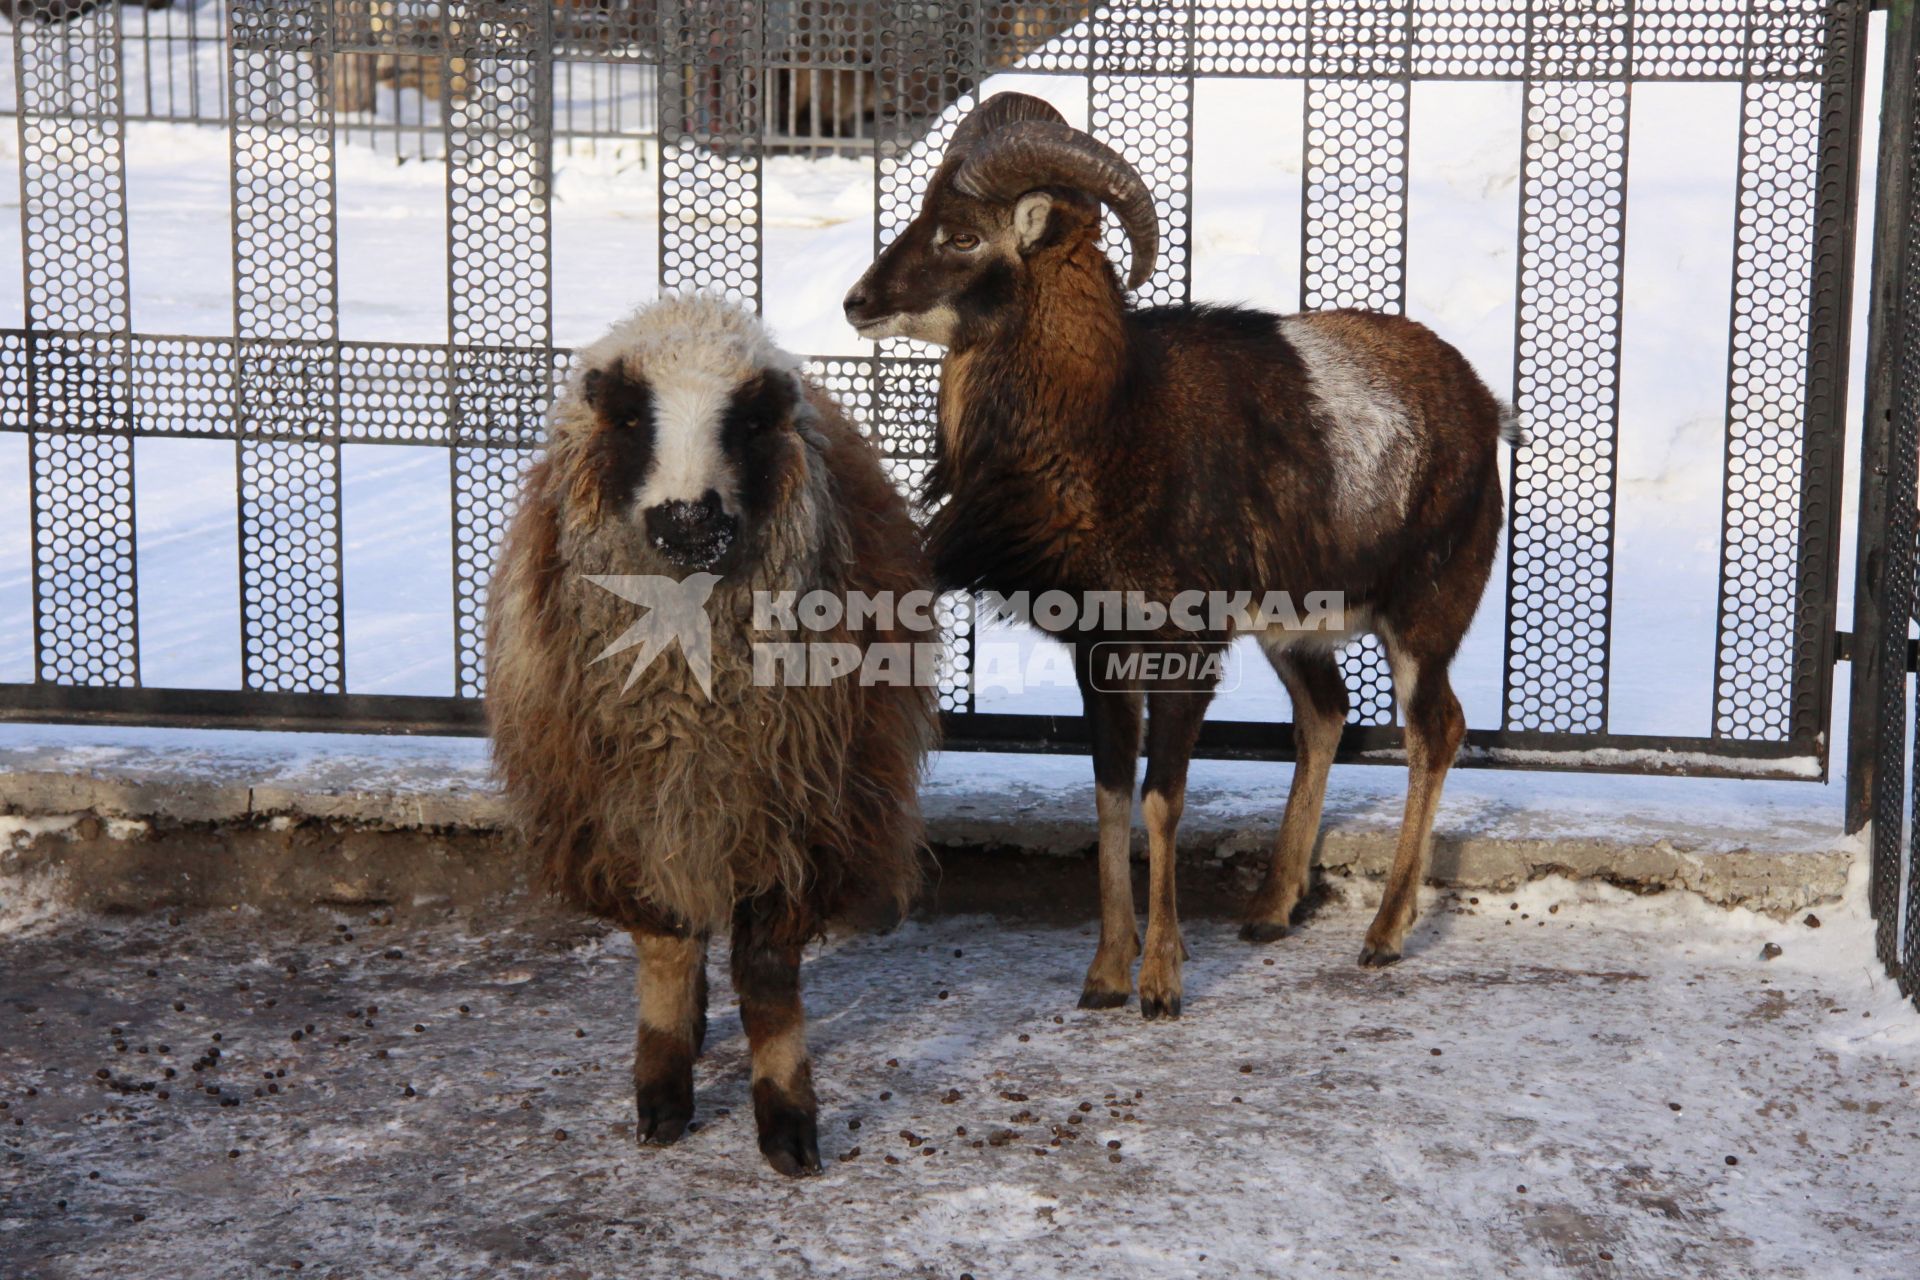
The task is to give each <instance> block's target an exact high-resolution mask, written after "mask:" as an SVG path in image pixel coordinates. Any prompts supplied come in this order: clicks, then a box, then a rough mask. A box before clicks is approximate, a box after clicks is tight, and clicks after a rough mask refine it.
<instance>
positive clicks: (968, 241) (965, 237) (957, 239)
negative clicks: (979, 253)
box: [947, 231, 980, 253]
mask: <svg viewBox="0 0 1920 1280" xmlns="http://www.w3.org/2000/svg"><path fill="white" fill-rule="evenodd" d="M947 243H948V244H949V245H951V246H952V247H953V248H955V249H958V250H959V251H960V252H962V253H972V252H973V251H974V250H975V249H978V248H979V247H980V237H979V236H976V235H974V234H972V233H971V232H967V231H962V232H960V233H958V234H957V235H951V236H948V237H947Z"/></svg>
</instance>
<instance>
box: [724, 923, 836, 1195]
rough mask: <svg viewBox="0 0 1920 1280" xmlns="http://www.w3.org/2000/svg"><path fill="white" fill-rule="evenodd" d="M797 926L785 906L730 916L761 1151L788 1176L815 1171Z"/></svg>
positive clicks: (814, 1119) (816, 1145) (816, 1147)
mask: <svg viewBox="0 0 1920 1280" xmlns="http://www.w3.org/2000/svg"><path fill="white" fill-rule="evenodd" d="M804 937H805V930H804V928H802V927H800V924H799V921H798V920H796V919H795V917H794V916H793V915H792V914H791V911H790V909H789V908H787V907H786V906H785V904H779V903H773V902H769V901H767V900H764V899H756V900H754V901H750V902H743V903H741V904H740V905H739V907H737V908H736V909H735V911H734V915H733V989H734V991H735V992H736V993H737V994H738V995H739V997H740V1022H741V1025H742V1026H744V1027H745V1028H746V1032H747V1047H748V1049H749V1050H751V1051H752V1054H753V1121H754V1124H755V1126H757V1127H758V1129H759V1132H760V1154H761V1155H763V1156H765V1157H766V1158H767V1163H768V1164H770V1165H772V1166H773V1167H774V1168H775V1169H777V1170H779V1171H780V1172H781V1173H784V1174H786V1175H788V1176H789V1177H792V1176H795V1175H797V1174H801V1173H808V1172H816V1171H818V1170H819V1168H820V1136H819V1120H818V1116H819V1104H818V1103H817V1102H816V1101H815V1100H814V1096H813V1064H812V1063H810V1062H809V1061H808V1060H807V1024H806V1013H805V1011H804V1010H803V1009H802V1008H801V1007H800V946H801V940H802V939H803V938H804Z"/></svg>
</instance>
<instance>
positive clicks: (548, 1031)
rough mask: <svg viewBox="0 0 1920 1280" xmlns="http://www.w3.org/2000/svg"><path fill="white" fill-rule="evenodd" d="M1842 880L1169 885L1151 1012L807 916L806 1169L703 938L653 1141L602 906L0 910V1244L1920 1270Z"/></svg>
mask: <svg viewBox="0 0 1920 1280" xmlns="http://www.w3.org/2000/svg"><path fill="white" fill-rule="evenodd" d="M1858 887H1859V886H1858V885H1857V884H1856V886H1855V888H1856V892H1855V894H1854V901H1852V902H1850V903H1849V904H1848V905H1846V906H1844V907H1837V908H1835V909H1833V910H1830V911H1823V912H1822V915H1823V916H1824V917H1825V919H1824V920H1823V921H1822V922H1821V927H1820V928H1818V929H1815V928H1812V927H1810V926H1809V925H1808V924H1807V923H1803V922H1800V921H1794V922H1790V923H1785V924H1782V923H1778V922H1774V921H1769V920H1764V919H1760V918H1756V917H1752V916H1749V915H1745V914H1742V913H1727V912H1722V911H1717V910H1711V909H1705V908H1702V907H1700V906H1699V905H1698V904H1697V903H1694V902H1692V901H1690V900H1689V899H1687V898H1685V897H1684V896H1683V895H1677V894H1667V895H1662V896H1660V897H1657V898H1653V899H1632V898H1628V897H1626V896H1625V895H1623V894H1620V893H1618V892H1615V891H1610V890H1605V889H1603V888H1599V887H1596V886H1591V885H1571V884H1568V883H1565V882H1542V883H1538V884H1535V885H1532V886H1529V887H1528V888H1526V889H1524V890H1522V891H1520V892H1519V893H1517V894H1515V895H1511V896H1503V897H1501V898H1500V899H1499V900H1497V901H1496V900H1492V899H1490V898H1489V899H1483V900H1481V901H1479V902H1477V903H1475V902H1469V901H1461V900H1449V899H1435V900H1430V901H1429V903H1428V906H1427V911H1426V914H1425V917H1424V919H1423V921H1422V922H1421V924H1419V925H1418V926H1417V927H1416V929H1415V932H1414V935H1413V945H1412V947H1411V948H1410V951H1409V957H1408V959H1407V960H1406V961H1405V962H1404V963H1403V964H1401V965H1400V966H1398V967H1396V968H1393V969H1390V970H1386V971H1383V972H1369V971H1363V970H1361V969H1359V968H1358V967H1357V966H1356V965H1355V964H1354V954H1355V952H1356V949H1357V947H1358V943H1359V938H1360V934H1361V932H1362V930H1363V928H1364V925H1365V920H1366V913H1365V910H1364V904H1360V903H1357V902H1356V903H1353V904H1348V905H1339V904H1336V905H1332V906H1329V907H1327V908H1324V909H1323V910H1322V912H1321V913H1320V915H1319V916H1317V917H1316V918H1315V919H1314V920H1312V921H1311V922H1309V924H1308V925H1307V926H1306V927H1305V928H1304V929H1302V930H1301V931H1299V932H1297V933H1296V934H1295V935H1294V936H1292V937H1290V938H1288V939H1286V940H1284V941H1283V942H1281V943H1279V944H1276V945H1274V946H1272V947H1268V948H1252V947H1248V946H1247V945H1245V944H1242V943H1240V942H1239V941H1238V940H1237V939H1235V938H1234V936H1233V934H1232V930H1231V928H1230V926H1229V925H1227V924H1225V923H1224V922H1220V921H1213V920H1190V921H1189V922H1188V924H1187V939H1188V942H1189V944H1190V946H1191V948H1192V953H1193V954H1192V959H1191V961H1190V962H1189V965H1188V968H1187V991H1188V1009H1187V1013H1186V1016H1185V1017H1184V1018H1183V1019H1182V1020H1181V1021H1180V1022H1178V1023H1176V1024H1171V1025H1169V1024H1166V1023H1157V1024H1147V1023H1145V1022H1143V1021H1142V1020H1141V1019H1140V1018H1139V1016H1138V1014H1137V1013H1136V1012H1135V1011H1134V1010H1133V1009H1132V1008H1129V1009H1127V1010H1123V1011H1119V1012H1112V1013H1085V1012H1081V1011H1079V1010H1077V1009H1075V1008H1074V1007H1073V1000H1074V997H1075V995H1076V993H1077V990H1078V986H1079V980H1080V976H1081V973H1082V971H1083V968H1084V965H1085V963H1086V960H1087V958H1088V956H1089V954H1090V951H1091V948H1092V937H1091V928H1090V926H1087V925H1085V924H1082V923H1079V922H1078V921H1077V920H1073V919H1068V920H1066V921H1064V922H1063V921H1061V920H1060V919H1059V918H1058V917H1057V916H1055V917H1053V918H1052V919H1047V918H1033V917H1019V916H1016V917H1014V918H1008V919H1001V920H994V919H988V918H983V917H975V916H963V917H946V918H936V919H930V920H921V921H916V922H914V923H911V924H909V925H907V926H905V927H903V928H901V929H899V930H898V931H896V932H894V933H891V934H888V935H883V936H878V937H857V938H849V939H843V940H838V941H833V942H829V943H827V944H824V945H822V946H820V947H818V948H817V949H815V951H814V952H813V953H811V954H810V958H809V960H808V963H807V965H806V970H805V973H806V978H805V981H806V985H807V1002H808V1007H809V1010H810V1013H811V1040H812V1043H813V1046H814V1052H815V1054H816V1059H815V1071H816V1078H817V1080H818V1082H819V1089H820V1094H821V1100H822V1107H821V1122H822V1140H821V1148H822V1154H823V1156H824V1157H825V1158H826V1161H827V1165H826V1170H825V1172H824V1173H823V1174H822V1175H821V1176H819V1177H817V1178H814V1179H809V1180H806V1181H801V1182H788V1181H785V1180H783V1179H781V1178H779V1177H778V1176H777V1175H775V1174H773V1173H772V1172H770V1171H769V1170H767V1169H766V1168H765V1167H764V1166H763V1165H762V1163H761V1160H760V1158H759V1155H758V1152H757V1151H756V1150H755V1147H754V1143H753V1131H752V1121H751V1107H750V1104H749V1100H748V1096H747V1061H746V1055H745V1049H744V1044H743V1040H742V1036H741V1033H740V1030H739V1024H738V1020H737V1018H736V1017H735V1016H734V1013H733V1009H732V1002H731V999H730V997H729V995H728V994H727V987H726V985H725V981H724V963H723V960H722V958H721V957H720V956H719V955H718V954H716V956H715V960H714V965H713V972H712V975H711V976H712V979H713V981H714V988H713V989H714V992H715V1018H714V1021H713V1024H712V1031H711V1034H710V1038H709V1044H708V1047H707V1052H706V1055H705V1057H704V1059H703V1060H702V1063H701V1065H700V1068H699V1074H698V1107H699V1116H700V1120H701V1127H700V1128H699V1130H698V1131H697V1132H695V1133H693V1134H691V1135H690V1136H689V1137H687V1138H686V1139H684V1140H683V1142H682V1143H681V1144H680V1145H679V1146H676V1147H674V1148H671V1149H667V1150H657V1149H639V1148H637V1147H636V1146H635V1145H634V1143H633V1139H632V1129H631V1124H630V1120H631V1111H630V1108H631V1100H630V1095H629V1092H628V1090H629V1085H628V1083H627V1081H626V1070H627V1065H628V1055H629V1052H630V1045H631V1037H632V1016H633V1001H632V996H631V994H630V992H631V987H630V976H631V958H630V957H631V944H630V943H628V942H627V940H626V938H625V937H624V936H623V935H609V936H601V935H599V934H598V933H597V932H596V931H593V930H590V929H582V928H581V927H579V926H576V925H571V924H563V923H559V922H555V921H553V920H551V919H546V918H540V917H535V916H533V915H530V914H529V913H526V912H523V911H521V910H503V911H498V912H494V913H491V914H489V916H488V917H487V918H486V919H485V920H484V921H473V922H467V923H464V924H463V923H462V922H458V921H448V920H407V919H404V918H403V919H401V920H399V921H395V920H394V919H393V917H392V915H391V913H389V912H384V911H375V912H368V911H364V910H358V911H351V912H342V913H340V914H339V915H338V917H337V920H336V921H334V922H332V923H330V922H329V921H326V920H317V921H316V920H314V919H312V918H311V917H308V918H305V919H302V920H296V921H291V922H288V921H268V920H263V919H260V918H257V917H254V916H252V915H249V914H241V913H236V914H228V915H208V916H195V915H187V916H184V917H180V918H178V919H177V920H175V921H164V920H160V919H157V918H147V919H142V920H136V921H128V920H124V919H117V920H110V919H77V918H68V919H65V920H63V921H59V922H55V923H51V924H42V925H40V926H38V927H37V928H35V929H33V930H31V931H28V932H26V933H24V934H13V935H11V936H9V937H8V938H7V939H6V940H5V941H4V942H3V943H0V955H3V956H4V971H5V973H6V974H7V978H6V980H5V986H4V999H3V1000H0V1027H3V1028H4V1030H3V1031H0V1102H4V1103H5V1107H6V1109H5V1110H4V1111H0V1135H3V1136H0V1144H3V1145H0V1151H3V1152H4V1156H3V1160H4V1163H0V1169H4V1174H3V1175H0V1251H4V1257H5V1259H6V1263H5V1266H4V1267H0V1270H4V1271H5V1272H6V1273H7V1274H8V1275H10V1276H19V1277H22V1280H27V1278H29V1277H32V1278H39V1277H49V1278H50V1277H60V1278H61V1280H79V1278H80V1277H94V1276H127V1275H139V1276H151V1277H175V1276H193V1277H196V1278H197V1280H214V1278H216V1277H228V1276H254V1275H263V1274H286V1273H289V1272H290V1271H291V1270H292V1269H293V1268H294V1267H295V1266H296V1265H297V1266H299V1267H300V1268H301V1270H302V1273H303V1274H307V1275H322V1276H343V1277H344V1276H364V1275H403V1274H411V1275H422V1276H427V1275H431V1276H437V1277H438V1276H476V1277H479V1276H486V1277H494V1276H506V1275H539V1276H555V1277H597V1276H615V1275H619V1276H662V1277H668V1276H671V1277H729V1278H731V1277H739V1276H755V1277H784V1276H807V1277H839V1276H846V1277H871V1276H875V1275H903V1276H926V1277H935V1276H938V1277H948V1278H951V1277H955V1276H961V1275H972V1276H976V1277H980V1278H981V1280H985V1278H986V1277H1021V1278H1023V1280H1024V1278H1028V1277H1032V1278H1041V1277H1054V1276H1061V1277H1074V1278H1076V1280H1078V1278H1081V1277H1088V1276H1113V1277H1129V1278H1133V1277H1163V1276H1164V1277H1194V1276H1232V1277H1247V1276H1318V1275H1356V1276H1377V1275H1384V1274H1395V1273H1399V1272H1405V1273H1406V1274H1409V1275H1449V1276H1453V1275H1457V1276H1476V1277H1478V1276H1516V1277H1520V1276H1524V1277H1550V1276H1581V1277H1589V1276H1591V1277H1612V1276H1635V1277H1662V1278H1671V1277H1714V1278H1716V1280H1717V1278H1719V1277H1727V1276H1738V1275H1768V1276H1783V1277H1790V1276H1805V1277H1827V1276H1839V1275H1851V1276H1868V1277H1896V1276H1907V1275H1910V1274H1911V1273H1912V1272H1911V1268H1912V1262H1913V1242H1914V1240H1915V1239H1916V1238H1920V1163H1916V1162H1915V1161H1914V1160H1913V1159H1912V1151H1913V1150H1914V1144H1915V1142H1916V1140H1920V1120H1917V1119H1916V1110H1915V1100H1914V1096H1913V1095H1914V1091H1913V1085H1914V1084H1915V1082H1916V1081H1920V1015H1916V1014H1915V1012H1914V1011H1913V1009H1912V1008H1911V1007H1910V1006H1907V1005H1905V1004H1903V1003H1902V1002H1901V1001H1900V999H1899V997H1898V996H1897V994H1896V993H1895V992H1894V991H1893V990H1892V989H1891V986H1890V984H1888V983H1887V982H1886V981H1885V980H1884V979H1883V978H1880V977H1878V976H1877V974H1876V971H1875V968H1874V966H1872V965H1871V963H1870V962H1869V961H1868V960H1867V959H1866V956H1867V951H1866V947H1865V930H1866V926H1865V924H1864V922H1863V920H1862V915H1861V911H1860V908H1859V904H1858V892H1857V890H1858ZM1029 900H1032V896H1031V895H1029ZM1769 942H1772V943H1776V944H1778V945H1780V946H1782V947H1783V948H1784V954H1783V955H1781V956H1780V957H1779V958H1778V959H1776V960H1773V961H1771V962H1767V961H1763V960H1762V959H1761V958H1760V954H1761V948H1762V947H1763V946H1764V945H1765V944H1767V943H1769ZM169 1072H171V1073H172V1074H171V1075H169ZM216 1091H217V1092H216Z"/></svg>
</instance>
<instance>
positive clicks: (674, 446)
mask: <svg viewBox="0 0 1920 1280" xmlns="http://www.w3.org/2000/svg"><path fill="white" fill-rule="evenodd" d="M733 389H734V384H733V383H731V382H722V381H719V380H717V379H714V378H712V377H710V376H708V375H706V374H704V373H697V374H691V375H690V376H676V375H674V374H669V375H668V376H667V377H665V378H658V379H655V380H654V382H653V465H652V467H651V468H649V469H648V471H647V479H646V483H644V484H643V485H641V487H640V492H639V493H638V494H636V495H635V496H634V504H635V505H636V506H637V507H639V509H640V510H642V511H644V510H646V509H647V508H649V507H655V506H658V505H659V504H661V503H662V502H672V501H674V500H676V499H678V500H679V501H682V502H698V501H699V500H700V499H701V497H702V496H704V495H705V494H706V492H707V490H709V489H712V490H714V491H715V492H716V493H718V494H719V495H720V505H721V506H722V507H724V508H725V509H726V510H727V511H728V512H729V513H730V514H734V515H738V514H739V491H740V486H739V483H738V481H737V480H736V479H735V477H734V474H733V468H732V467H731V466H729V465H728V464H727V456H726V453H725V451H724V450H723V449H722V448H721V447H720V421H721V418H722V417H723V416H724V415H725V413H726V411H727V400H728V398H729V397H730V396H731V395H732V394H733Z"/></svg>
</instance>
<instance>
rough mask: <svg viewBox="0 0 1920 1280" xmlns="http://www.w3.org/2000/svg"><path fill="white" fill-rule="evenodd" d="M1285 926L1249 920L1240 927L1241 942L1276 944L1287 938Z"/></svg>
mask: <svg viewBox="0 0 1920 1280" xmlns="http://www.w3.org/2000/svg"><path fill="white" fill-rule="evenodd" d="M1287 932H1288V929H1287V926H1286V925H1284V924H1278V923H1276V922H1275V921H1272V920H1249V921H1247V923H1245V924H1243V925H1241V926H1240V941H1242V942H1278V941H1280V939H1282V938H1284V937H1286V936H1287Z"/></svg>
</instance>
